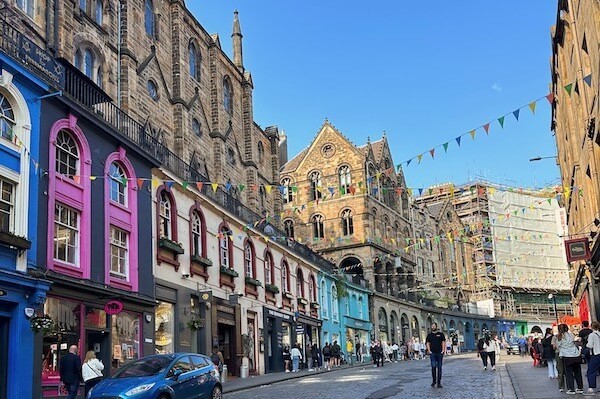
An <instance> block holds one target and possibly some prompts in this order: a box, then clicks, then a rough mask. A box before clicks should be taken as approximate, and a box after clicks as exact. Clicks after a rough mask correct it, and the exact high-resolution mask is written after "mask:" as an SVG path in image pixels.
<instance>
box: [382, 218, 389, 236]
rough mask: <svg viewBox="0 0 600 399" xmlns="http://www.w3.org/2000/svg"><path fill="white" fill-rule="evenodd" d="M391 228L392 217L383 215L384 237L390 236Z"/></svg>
mask: <svg viewBox="0 0 600 399" xmlns="http://www.w3.org/2000/svg"><path fill="white" fill-rule="evenodd" d="M389 228H390V219H389V218H388V217H387V215H383V238H384V239H387V238H388V230H389Z"/></svg>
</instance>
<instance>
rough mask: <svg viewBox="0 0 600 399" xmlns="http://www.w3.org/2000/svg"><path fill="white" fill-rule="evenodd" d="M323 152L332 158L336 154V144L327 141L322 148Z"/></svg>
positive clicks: (325, 155) (326, 156)
mask: <svg viewBox="0 0 600 399" xmlns="http://www.w3.org/2000/svg"><path fill="white" fill-rule="evenodd" d="M321 152H322V153H323V156H324V157H325V158H331V157H332V156H333V154H335V146H334V145H333V144H331V143H327V144H325V145H324V146H323V148H321Z"/></svg>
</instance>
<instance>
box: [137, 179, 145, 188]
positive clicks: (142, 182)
mask: <svg viewBox="0 0 600 399" xmlns="http://www.w3.org/2000/svg"><path fill="white" fill-rule="evenodd" d="M137 185H138V190H141V189H142V188H144V179H137Z"/></svg>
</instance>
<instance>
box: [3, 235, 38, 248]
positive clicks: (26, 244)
mask: <svg viewBox="0 0 600 399" xmlns="http://www.w3.org/2000/svg"><path fill="white" fill-rule="evenodd" d="M0 244H2V245H6V246H8V247H13V248H17V249H18V250H20V251H25V250H26V249H29V248H31V241H29V240H27V238H25V237H19V236H17V235H15V234H13V233H9V232H7V231H0Z"/></svg>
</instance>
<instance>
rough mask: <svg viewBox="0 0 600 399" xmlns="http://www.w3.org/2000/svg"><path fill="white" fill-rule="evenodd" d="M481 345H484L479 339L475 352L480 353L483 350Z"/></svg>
mask: <svg viewBox="0 0 600 399" xmlns="http://www.w3.org/2000/svg"><path fill="white" fill-rule="evenodd" d="M483 345H484V342H483V339H480V340H479V341H477V350H478V351H480V352H481V351H482V350H483Z"/></svg>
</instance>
